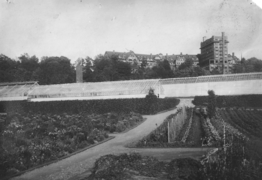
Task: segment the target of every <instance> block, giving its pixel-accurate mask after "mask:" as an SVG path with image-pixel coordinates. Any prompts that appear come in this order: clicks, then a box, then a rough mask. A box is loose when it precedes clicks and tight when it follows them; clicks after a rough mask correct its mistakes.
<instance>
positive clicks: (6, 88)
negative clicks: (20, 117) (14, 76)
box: [0, 81, 39, 101]
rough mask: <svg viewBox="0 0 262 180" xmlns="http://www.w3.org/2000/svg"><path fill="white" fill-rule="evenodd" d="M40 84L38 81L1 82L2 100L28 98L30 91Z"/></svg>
mask: <svg viewBox="0 0 262 180" xmlns="http://www.w3.org/2000/svg"><path fill="white" fill-rule="evenodd" d="M36 86H39V85H38V83H37V82H36V81H28V82H12V83H0V101H19V100H27V98H28V93H29V92H30V91H32V90H33V88H34V87H36Z"/></svg>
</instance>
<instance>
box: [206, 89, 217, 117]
mask: <svg viewBox="0 0 262 180" xmlns="http://www.w3.org/2000/svg"><path fill="white" fill-rule="evenodd" d="M207 113H208V116H209V118H212V117H214V116H215V113H216V95H215V92H214V91H213V90H209V91H208V106H207Z"/></svg>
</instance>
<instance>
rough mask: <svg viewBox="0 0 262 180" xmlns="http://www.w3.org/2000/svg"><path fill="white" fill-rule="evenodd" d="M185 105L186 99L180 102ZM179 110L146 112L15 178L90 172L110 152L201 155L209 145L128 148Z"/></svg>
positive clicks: (65, 176) (166, 156) (169, 156)
mask: <svg viewBox="0 0 262 180" xmlns="http://www.w3.org/2000/svg"><path fill="white" fill-rule="evenodd" d="M181 105H183V101H182V103H181V104H180V106H181ZM176 111H177V110H176V109H173V110H170V111H167V112H164V113H161V114H157V115H152V116H144V117H145V118H147V120H146V121H145V122H143V123H142V124H141V125H139V126H138V127H136V128H134V129H132V130H130V131H128V132H126V133H123V134H118V135H115V138H114V139H112V140H110V141H107V142H105V143H103V144H100V145H98V146H95V147H92V148H90V149H88V150H86V151H83V152H81V153H79V154H76V155H73V156H71V157H69V158H67V159H64V160H61V161H59V162H57V163H54V164H51V165H48V166H45V167H42V168H39V169H35V170H33V171H30V172H28V173H25V174H23V175H21V176H19V177H15V178H13V179H15V180H19V179H20V180H21V179H28V180H30V179H32V180H34V179H37V180H44V179H46V180H51V179H52V180H55V179H69V178H71V177H73V176H76V175H78V174H81V173H87V174H88V173H89V172H90V170H91V168H92V167H93V166H94V163H95V161H96V160H97V159H98V158H99V157H101V156H103V155H106V154H120V153H130V152H138V153H140V154H142V155H152V156H154V157H157V158H158V159H159V160H171V159H172V158H178V157H193V158H196V159H198V158H200V157H201V156H202V155H203V154H205V153H206V152H207V151H208V150H209V149H208V148H176V149H171V148H170V149H135V148H126V147H125V146H126V145H127V144H130V143H132V142H134V141H137V140H139V139H141V138H142V137H144V136H146V135H147V134H149V133H150V132H151V131H153V130H154V129H155V128H156V125H157V124H158V125H159V124H161V123H162V122H163V120H164V119H165V118H166V117H167V116H169V115H170V114H173V113H175V112H176Z"/></svg>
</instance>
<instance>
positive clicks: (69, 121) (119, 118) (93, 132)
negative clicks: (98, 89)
mask: <svg viewBox="0 0 262 180" xmlns="http://www.w3.org/2000/svg"><path fill="white" fill-rule="evenodd" d="M6 118H7V119H4V121H3V122H4V124H3V123H1V124H3V126H1V127H4V128H2V129H1V156H0V158H1V164H0V169H1V172H0V175H1V176H0V177H3V176H5V175H10V174H17V173H19V172H21V171H25V170H27V169H30V168H32V167H36V166H38V165H42V164H46V163H49V162H53V161H56V160H59V159H61V158H64V157H68V156H70V155H72V154H73V153H75V152H78V151H79V150H80V151H81V150H83V149H86V148H87V147H90V146H92V145H95V144H98V143H99V142H102V141H104V140H105V139H107V138H108V133H112V132H123V131H125V130H127V129H131V128H132V127H134V126H136V125H137V124H139V123H141V122H143V121H144V119H143V118H142V116H141V115H140V114H137V113H134V112H131V113H121V114H119V113H105V114H102V115H97V114H66V113H63V114H27V115H25V114H15V115H12V116H7V117H6Z"/></svg>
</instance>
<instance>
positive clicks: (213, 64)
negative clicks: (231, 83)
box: [200, 32, 237, 74]
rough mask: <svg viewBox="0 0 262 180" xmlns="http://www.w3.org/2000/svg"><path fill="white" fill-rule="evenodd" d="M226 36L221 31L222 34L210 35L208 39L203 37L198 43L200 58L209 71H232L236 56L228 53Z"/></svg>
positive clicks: (224, 72)
mask: <svg viewBox="0 0 262 180" xmlns="http://www.w3.org/2000/svg"><path fill="white" fill-rule="evenodd" d="M228 43H229V41H228V37H227V36H225V34H224V32H222V36H212V37H211V38H209V39H205V38H203V42H201V44H200V49H201V60H202V63H201V64H203V66H204V67H206V68H207V69H208V70H209V71H213V70H218V71H219V72H220V73H222V74H229V73H231V72H232V67H233V65H234V64H235V63H236V61H237V58H236V57H235V56H234V53H233V54H232V56H231V55H230V54H229V53H228Z"/></svg>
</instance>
